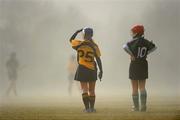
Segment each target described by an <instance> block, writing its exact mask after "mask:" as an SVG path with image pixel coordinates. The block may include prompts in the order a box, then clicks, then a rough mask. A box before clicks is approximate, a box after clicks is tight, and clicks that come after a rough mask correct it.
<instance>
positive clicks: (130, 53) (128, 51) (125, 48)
mask: <svg viewBox="0 0 180 120" xmlns="http://www.w3.org/2000/svg"><path fill="white" fill-rule="evenodd" d="M123 49H124V50H125V51H126V52H127V53H128V54H129V55H130V56H131V57H134V55H133V53H132V52H131V50H130V48H129V46H128V44H124V45H123Z"/></svg>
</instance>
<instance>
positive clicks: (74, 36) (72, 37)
mask: <svg viewBox="0 0 180 120" xmlns="http://www.w3.org/2000/svg"><path fill="white" fill-rule="evenodd" d="M82 30H83V29H80V30H77V31H76V32H75V33H74V34H73V35H72V36H71V38H70V39H69V41H70V42H72V40H74V39H75V38H76V36H77V34H78V33H80V32H81V31H82Z"/></svg>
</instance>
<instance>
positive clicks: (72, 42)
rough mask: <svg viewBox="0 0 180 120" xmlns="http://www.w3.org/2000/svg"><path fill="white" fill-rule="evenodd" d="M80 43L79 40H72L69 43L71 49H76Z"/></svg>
mask: <svg viewBox="0 0 180 120" xmlns="http://www.w3.org/2000/svg"><path fill="white" fill-rule="evenodd" d="M81 43H82V41H80V40H72V41H71V45H72V47H73V48H75V47H77V46H78V45H80V44H81Z"/></svg>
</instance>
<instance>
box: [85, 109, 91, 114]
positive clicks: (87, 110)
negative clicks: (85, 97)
mask: <svg viewBox="0 0 180 120" xmlns="http://www.w3.org/2000/svg"><path fill="white" fill-rule="evenodd" d="M83 112H84V113H90V112H91V111H90V109H84V110H83Z"/></svg>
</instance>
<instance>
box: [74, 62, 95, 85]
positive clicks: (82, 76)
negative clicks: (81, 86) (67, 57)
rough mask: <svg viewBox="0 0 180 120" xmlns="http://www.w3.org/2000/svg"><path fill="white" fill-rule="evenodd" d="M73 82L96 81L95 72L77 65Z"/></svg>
mask: <svg viewBox="0 0 180 120" xmlns="http://www.w3.org/2000/svg"><path fill="white" fill-rule="evenodd" d="M74 80H77V81H80V82H92V81H96V80H97V70H91V69H89V68H87V67H85V66H83V65H79V66H78V68H77V71H76V74H75V77H74Z"/></svg>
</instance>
